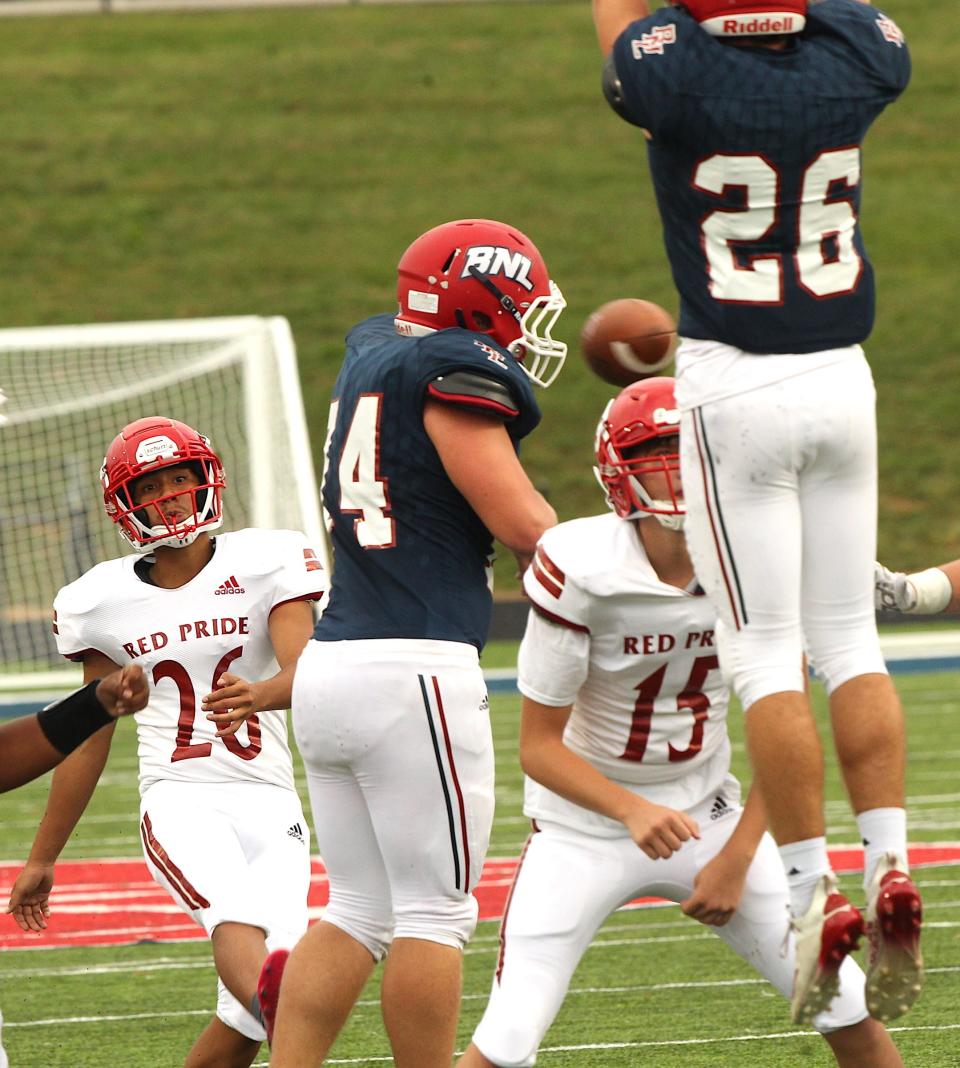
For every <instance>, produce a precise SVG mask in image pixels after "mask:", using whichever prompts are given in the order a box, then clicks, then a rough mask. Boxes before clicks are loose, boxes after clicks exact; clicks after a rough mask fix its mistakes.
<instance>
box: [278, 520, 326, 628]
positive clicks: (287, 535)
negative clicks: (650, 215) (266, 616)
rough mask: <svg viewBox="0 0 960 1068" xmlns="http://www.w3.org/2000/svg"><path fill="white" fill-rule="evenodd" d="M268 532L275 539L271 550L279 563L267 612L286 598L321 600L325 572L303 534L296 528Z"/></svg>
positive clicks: (324, 592) (324, 584) (288, 600)
mask: <svg viewBox="0 0 960 1068" xmlns="http://www.w3.org/2000/svg"><path fill="white" fill-rule="evenodd" d="M271 533H272V534H273V535H275V538H276V541H277V542H279V545H278V546H276V547H275V548H274V549H273V552H274V554H275V556H276V558H277V559H278V561H279V566H278V567H277V568H276V570H275V572H274V574H273V593H272V599H273V604H272V606H271V611H273V609H274V608H278V607H279V606H280V605H282V604H287V603H289V602H290V601H322V600H323V598H324V596H325V594H326V591H327V586H328V577H327V572H326V570H325V568H324V567H323V565H322V564H321V563H320V560H319V558H318V556H317V553H316V550H315V549H314V548H313V546H312V545H311V544H310V542H309V541H308V540H307V537H306V535H304V534H302V533H301V532H300V531H299V530H283V531H272V532H271ZM265 551H269V550H265Z"/></svg>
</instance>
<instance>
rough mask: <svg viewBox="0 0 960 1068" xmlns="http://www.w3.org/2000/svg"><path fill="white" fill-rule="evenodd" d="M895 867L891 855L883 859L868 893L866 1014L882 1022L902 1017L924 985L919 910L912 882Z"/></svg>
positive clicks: (878, 865) (893, 858) (895, 862)
mask: <svg viewBox="0 0 960 1068" xmlns="http://www.w3.org/2000/svg"><path fill="white" fill-rule="evenodd" d="M896 864H897V858H896V857H895V856H894V854H893V853H887V854H886V856H884V857H882V858H881V860H880V862H879V863H878V864H877V870H876V871H875V872H874V875H873V878H872V879H871V881H870V887H869V889H868V891H867V937H868V938H869V940H870V963H869V965H868V967H867V985H866V996H867V1011H868V1012H869V1013H870V1015H871V1016H872V1017H874V1019H877V1020H882V1021H884V1022H886V1021H887V1020H895V1019H896V1018H897V1017H898V1016H902V1015H903V1014H904V1013H905V1012H906V1011H907V1010H908V1009H909V1008H910V1006H911V1005H912V1004H913V1003H914V1002H915V1001H916V1000H917V997H918V996H919V994H920V989H921V987H922V986H923V957H922V956H921V955H920V925H921V922H922V920H923V906H922V904H921V902H920V894H919V893H918V892H917V888H916V886H915V885H914V882H913V880H912V879H911V878H910V876H909V875H907V874H906V873H905V872H903V871H900V870H899V869H898V868H897V867H896Z"/></svg>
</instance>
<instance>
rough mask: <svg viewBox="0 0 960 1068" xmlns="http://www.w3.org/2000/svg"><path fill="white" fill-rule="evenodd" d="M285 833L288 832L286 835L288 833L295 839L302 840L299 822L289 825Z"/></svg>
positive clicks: (301, 829)
mask: <svg viewBox="0 0 960 1068" xmlns="http://www.w3.org/2000/svg"><path fill="white" fill-rule="evenodd" d="M287 834H288V835H289V836H290V837H291V838H296V840H297V841H298V842H302V841H303V828H302V827H301V826H300V824H299V823H295V824H294V825H293V826H292V827H291V828H290V829H289V830H288V831H287Z"/></svg>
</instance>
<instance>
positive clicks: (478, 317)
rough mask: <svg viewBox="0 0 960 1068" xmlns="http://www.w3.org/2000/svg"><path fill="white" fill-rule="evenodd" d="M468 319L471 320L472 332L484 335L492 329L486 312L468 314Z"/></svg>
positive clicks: (490, 320) (491, 321)
mask: <svg viewBox="0 0 960 1068" xmlns="http://www.w3.org/2000/svg"><path fill="white" fill-rule="evenodd" d="M470 318H471V319H472V320H473V328H474V330H477V331H479V333H481V334H485V333H486V332H487V331H488V330H490V329H491V328H492V327H493V320H492V319H491V318H490V316H489V315H487V313H486V312H482V311H474V312H471V313H470Z"/></svg>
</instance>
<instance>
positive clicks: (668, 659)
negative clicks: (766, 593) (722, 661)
mask: <svg viewBox="0 0 960 1068" xmlns="http://www.w3.org/2000/svg"><path fill="white" fill-rule="evenodd" d="M524 589H525V591H526V593H527V595H528V597H529V598H530V600H531V601H532V603H533V608H532V609H531V612H530V619H529V621H528V624H527V631H526V633H525V635H524V639H523V642H522V644H521V646H520V655H519V662H518V672H519V687H520V691H521V693H523V694H524V695H526V696H527V697H529V698H531V699H532V700H534V701H537V702H539V703H540V704H544V705H550V706H556V707H565V706H567V705H573V710H572V712H571V714H570V718H569V720H568V722H567V726H566V729H565V732H564V742H565V743H566V744H567V745H568V746H569V747H570V748H571V749H573V750H574V751H575V752H576V753H578V754H579V755H580V756H582V757H584V758H585V759H586V760H588V761H589V762H590V763H591V764H593V765H594V766H595V767H597V768H598V769H599V770H600V771H602V772H603V773H604V774H605V775H607V776H608V777H609V778H611V779H613V780H615V781H616V782H618V783H620V784H622V785H624V786H627V787H628V788H629V789H632V790H634V791H635V792H637V793H640V794H642V795H643V796H644V797H645V798H647V799H648V800H650V801H653V802H655V803H657V804H662V805H669V806H670V807H673V808H678V809H688V808H690V807H692V806H693V805H695V804H698V803H699V802H700V801H702V800H703V799H704V798H706V797H707V796H708V795H709V794H710V793H711V792H717V793H722V794H723V796H724V798H725V800H726V802H728V803H730V804H735V803H737V801H738V799H739V787H738V785H737V783H736V780H734V779H732V778H731V777H730V776H729V767H730V742H729V739H728V736H727V725H726V717H727V696H728V695H727V688H726V686H725V685H724V682H723V679H722V677H721V672H720V666H719V661H718V659H717V650H716V647H715V645H714V623H715V619H716V615H715V612H714V609H713V606H712V605H711V604H710V602H709V601H708V600H707V598H706V597H704V596H703V595H702V594H701V593H700V592H699V591H698V590H697V591H685V590H680V589H677V587H675V586H670V585H667V584H666V583H664V582H661V580H660V579H659V578H658V577H657V574H656V572H655V571H654V570H653V568H652V566H651V565H650V562H649V561H648V560H647V556H646V553H645V552H644V549H643V544H642V542H641V541H640V537H639V535H638V533H637V530H636V528H635V526H634V524H633V523H632V522H629V521H625V520H623V519H620V518H618V517H617V516H615V515H614V514H613V513H607V514H604V515H598V516H590V517H587V518H584V519H575V520H573V521H572V522H568V523H561V524H560V525H559V526H556V527H553V528H551V529H550V530H548V531H547V532H546V533H545V534H544V535H543V537H542V538H541V540H540V544H539V545H538V547H537V552H536V556H535V557H534V561H533V564H532V565H531V566H530V567H529V568H528V569H527V572H526V574H525V576H524ZM525 811H526V812H527V814H528V815H530V816H533V817H539V818H541V819H550V820H554V821H558V822H563V823H568V824H571V823H572V824H573V825H576V826H579V827H581V828H582V829H584V830H589V831H592V832H594V833H601V834H621V833H625V832H624V828H623V827H622V825H621V824H619V823H617V822H616V821H613V820H609V819H607V818H606V817H604V816H600V815H599V814H596V813H593V812H588V811H587V810H586V809H583V808H580V807H579V806H577V805H573V804H571V803H570V802H567V801H565V800H564V799H563V798H560V797H558V796H557V795H555V794H553V793H552V792H551V791H549V790H547V789H546V788H544V787H543V786H541V785H540V784H538V783H535V782H533V781H532V780H529V779H528V780H527V787H526V808H525Z"/></svg>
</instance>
